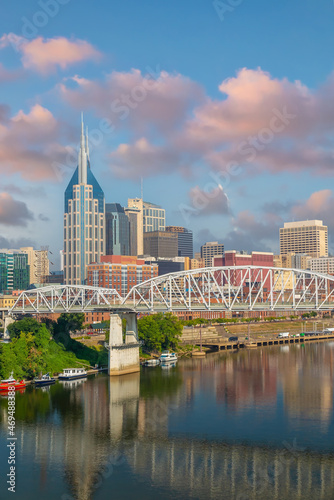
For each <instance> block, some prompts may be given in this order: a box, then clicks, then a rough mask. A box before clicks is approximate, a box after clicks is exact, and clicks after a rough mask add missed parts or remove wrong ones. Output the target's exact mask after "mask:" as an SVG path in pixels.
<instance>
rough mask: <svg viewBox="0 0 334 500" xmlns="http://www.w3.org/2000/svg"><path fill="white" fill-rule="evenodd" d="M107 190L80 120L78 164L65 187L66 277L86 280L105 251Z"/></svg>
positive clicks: (71, 280)
mask: <svg viewBox="0 0 334 500" xmlns="http://www.w3.org/2000/svg"><path fill="white" fill-rule="evenodd" d="M104 205H105V203H104V193H103V190H102V188H101V187H100V185H99V183H98V182H97V180H96V179H95V177H94V174H93V172H92V170H91V167H90V160H89V147H88V134H86V141H85V136H84V125H83V121H82V122H81V138H80V151H79V158H78V167H77V169H76V170H75V172H74V174H73V176H72V179H71V180H70V182H69V184H68V186H67V188H66V191H65V210H64V281H65V283H66V284H69V285H81V284H84V283H85V282H86V278H87V266H88V264H90V263H91V262H96V261H99V260H100V257H101V255H104V254H105V206H104Z"/></svg>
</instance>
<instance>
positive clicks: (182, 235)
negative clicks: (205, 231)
mask: <svg viewBox="0 0 334 500" xmlns="http://www.w3.org/2000/svg"><path fill="white" fill-rule="evenodd" d="M166 231H167V232H168V233H175V234H177V246H178V256H179V257H189V258H190V259H192V258H193V255H194V248H193V233H192V231H190V230H189V229H186V228H185V227H180V226H167V227H166Z"/></svg>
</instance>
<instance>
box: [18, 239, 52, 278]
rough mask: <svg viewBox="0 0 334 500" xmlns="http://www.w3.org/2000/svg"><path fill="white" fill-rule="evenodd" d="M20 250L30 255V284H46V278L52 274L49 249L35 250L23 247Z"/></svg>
mask: <svg viewBox="0 0 334 500" xmlns="http://www.w3.org/2000/svg"><path fill="white" fill-rule="evenodd" d="M20 250H21V251H22V252H24V253H26V254H27V255H28V264H29V269H30V277H29V282H30V284H32V283H34V284H41V283H45V277H46V276H48V275H49V273H50V261H49V251H48V248H47V247H45V248H42V249H41V250H35V249H34V248H33V247H21V248H20Z"/></svg>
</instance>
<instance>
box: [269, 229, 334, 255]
mask: <svg viewBox="0 0 334 500" xmlns="http://www.w3.org/2000/svg"><path fill="white" fill-rule="evenodd" d="M279 236H280V254H281V255H287V254H288V253H294V254H303V253H305V254H307V255H309V256H310V257H314V258H316V257H327V256H328V230H327V226H324V225H323V222H322V220H306V221H299V222H285V223H284V227H283V228H281V229H280V230H279Z"/></svg>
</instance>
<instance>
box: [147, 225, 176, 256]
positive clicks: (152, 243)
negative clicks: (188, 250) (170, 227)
mask: <svg viewBox="0 0 334 500" xmlns="http://www.w3.org/2000/svg"><path fill="white" fill-rule="evenodd" d="M144 254H145V255H150V256H151V257H156V258H158V257H178V243H177V235H176V233H167V232H166V231H151V232H148V233H144Z"/></svg>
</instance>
